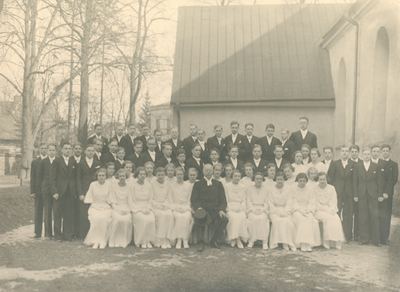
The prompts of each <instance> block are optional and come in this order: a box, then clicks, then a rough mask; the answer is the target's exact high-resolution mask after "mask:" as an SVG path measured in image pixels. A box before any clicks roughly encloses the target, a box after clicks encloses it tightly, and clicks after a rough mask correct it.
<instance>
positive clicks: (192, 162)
mask: <svg viewBox="0 0 400 292" xmlns="http://www.w3.org/2000/svg"><path fill="white" fill-rule="evenodd" d="M185 165H186V169H187V170H188V171H189V169H190V168H196V169H197V171H198V172H199V174H198V175H197V179H199V180H200V179H202V178H203V177H204V176H203V166H204V163H203V161H202V160H200V165H199V164H198V163H197V161H196V160H195V159H194V158H193V156H191V157H189V159H187V160H186V164H185Z"/></svg>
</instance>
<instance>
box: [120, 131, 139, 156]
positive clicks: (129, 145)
mask: <svg viewBox="0 0 400 292" xmlns="http://www.w3.org/2000/svg"><path fill="white" fill-rule="evenodd" d="M135 140H137V138H134V139H133V141H135ZM121 147H123V148H124V149H125V157H129V156H130V155H131V154H133V152H135V150H134V149H133V142H132V138H131V136H130V135H129V134H126V135H125V136H124V137H123V138H122V139H121Z"/></svg>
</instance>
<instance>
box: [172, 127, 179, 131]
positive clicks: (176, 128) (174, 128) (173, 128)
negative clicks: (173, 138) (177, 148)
mask: <svg viewBox="0 0 400 292" xmlns="http://www.w3.org/2000/svg"><path fill="white" fill-rule="evenodd" d="M173 130H176V131H177V132H179V129H178V127H172V128H171V132H172V131H173Z"/></svg>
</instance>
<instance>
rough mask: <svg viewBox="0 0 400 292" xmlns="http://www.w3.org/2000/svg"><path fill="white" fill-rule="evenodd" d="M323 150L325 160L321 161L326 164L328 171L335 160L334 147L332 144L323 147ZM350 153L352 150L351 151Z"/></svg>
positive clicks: (326, 170)
mask: <svg viewBox="0 0 400 292" xmlns="http://www.w3.org/2000/svg"><path fill="white" fill-rule="evenodd" d="M322 152H323V153H324V160H322V161H321V162H322V163H323V164H325V172H326V173H328V170H329V167H330V165H331V162H332V161H333V160H332V158H333V147H332V146H325V147H324V148H323V149H322ZM349 153H350V152H349Z"/></svg>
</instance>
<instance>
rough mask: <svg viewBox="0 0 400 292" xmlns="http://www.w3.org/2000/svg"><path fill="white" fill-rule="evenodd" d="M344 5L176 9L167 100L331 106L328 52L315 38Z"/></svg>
mask: <svg viewBox="0 0 400 292" xmlns="http://www.w3.org/2000/svg"><path fill="white" fill-rule="evenodd" d="M348 7H349V4H303V5H301V4H293V5H290V4H284V5H254V6H214V7H210V6H201V7H180V8H179V14H178V26H177V39H176V48H175V61H174V71H173V84H172V98H171V102H172V103H173V104H176V103H180V104H182V105H185V104H186V105H188V104H192V105H195V104H213V103H217V104H222V103H223V104H226V103H229V104H235V103H238V104H239V103H243V102H246V103H248V104H250V103H254V104H259V103H264V102H269V103H271V104H273V103H274V102H275V103H276V102H282V101H283V102H285V104H287V103H286V102H292V103H294V104H299V105H300V104H301V103H303V105H316V104H319V105H325V106H334V89H333V83H332V78H331V73H330V72H331V71H330V61H329V54H328V52H327V51H326V50H324V49H322V48H321V47H320V46H319V40H320V39H321V37H322V36H323V34H324V33H325V32H326V31H327V29H328V28H329V27H330V26H331V25H332V24H333V23H334V22H335V20H336V19H337V18H338V17H340V16H341V14H342V13H343V11H344V10H345V9H346V8H348ZM310 101H314V102H312V103H310ZM299 102H300V103H299Z"/></svg>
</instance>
